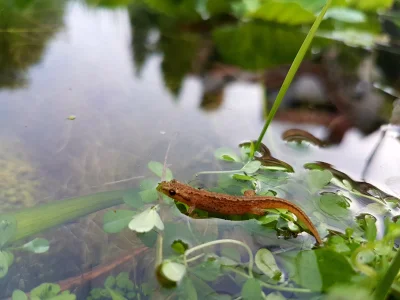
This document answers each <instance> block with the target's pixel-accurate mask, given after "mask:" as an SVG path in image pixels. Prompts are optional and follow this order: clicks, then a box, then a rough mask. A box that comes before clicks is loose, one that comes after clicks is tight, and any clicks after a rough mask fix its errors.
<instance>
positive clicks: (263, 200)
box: [157, 180, 322, 244]
mask: <svg viewBox="0 0 400 300" xmlns="http://www.w3.org/2000/svg"><path fill="white" fill-rule="evenodd" d="M157 190H158V191H159V192H161V193H163V194H165V195H167V196H168V197H170V198H172V199H174V200H176V201H179V202H182V203H185V204H187V205H188V206H189V207H190V210H189V213H190V212H192V211H193V210H194V209H195V208H198V209H201V210H204V211H207V212H214V213H220V214H224V215H243V214H247V213H251V214H255V215H264V214H265V210H266V209H272V208H283V209H287V210H288V211H290V212H291V213H293V214H295V215H296V216H297V217H298V218H299V219H300V220H301V221H302V222H303V223H304V224H305V225H307V228H308V229H309V230H310V232H311V233H312V234H313V235H314V237H315V239H316V240H317V242H318V244H322V240H321V237H320V235H319V233H318V231H317V229H316V228H315V226H314V225H313V223H312V222H311V220H310V218H309V217H308V216H307V215H306V214H305V212H303V211H302V210H301V209H300V208H299V207H298V206H297V205H295V204H293V203H291V202H290V201H287V200H284V199H281V198H277V197H272V196H257V195H255V193H254V191H246V192H245V194H244V196H232V195H227V194H221V193H215V192H209V191H206V190H198V189H196V188H193V187H191V186H188V185H186V184H184V183H181V182H179V181H177V180H171V181H163V182H161V183H160V184H159V185H158V187H157Z"/></svg>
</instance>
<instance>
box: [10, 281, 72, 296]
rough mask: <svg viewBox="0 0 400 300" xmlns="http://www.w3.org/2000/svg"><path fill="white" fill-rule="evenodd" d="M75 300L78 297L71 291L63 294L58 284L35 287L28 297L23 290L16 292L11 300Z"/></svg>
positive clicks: (43, 284) (44, 284)
mask: <svg viewBox="0 0 400 300" xmlns="http://www.w3.org/2000/svg"><path fill="white" fill-rule="evenodd" d="M28 299H31V300H46V299H49V300H50V299H53V300H75V299H76V296H75V295H74V294H71V293H70V292H69V291H63V292H61V288H60V286H59V285H58V284H54V283H42V284H41V285H39V286H38V287H35V288H34V289H32V290H31V291H30V293H29V294H28V295H27V294H25V293H24V292H23V291H21V290H15V291H14V292H13V294H12V298H11V300H28Z"/></svg>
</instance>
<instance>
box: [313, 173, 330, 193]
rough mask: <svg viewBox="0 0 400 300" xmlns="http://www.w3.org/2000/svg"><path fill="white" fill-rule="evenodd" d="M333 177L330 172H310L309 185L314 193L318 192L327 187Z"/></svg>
mask: <svg viewBox="0 0 400 300" xmlns="http://www.w3.org/2000/svg"><path fill="white" fill-rule="evenodd" d="M332 178H333V175H332V173H331V172H330V171H328V170H322V171H321V170H310V171H308V173H307V179H306V180H307V183H308V186H309V187H310V189H311V191H312V192H316V191H318V190H320V189H322V188H323V187H324V186H326V185H327V184H328V183H329V182H330V181H331V179H332Z"/></svg>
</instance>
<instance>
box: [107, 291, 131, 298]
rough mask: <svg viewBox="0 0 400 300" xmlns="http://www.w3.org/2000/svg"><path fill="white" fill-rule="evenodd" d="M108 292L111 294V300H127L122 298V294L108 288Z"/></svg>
mask: <svg viewBox="0 0 400 300" xmlns="http://www.w3.org/2000/svg"><path fill="white" fill-rule="evenodd" d="M107 291H108V292H109V293H110V296H111V299H112V300H127V299H126V298H125V297H124V296H122V295H121V294H120V293H118V292H116V291H114V290H112V289H110V288H107Z"/></svg>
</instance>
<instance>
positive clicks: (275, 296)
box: [264, 292, 286, 300]
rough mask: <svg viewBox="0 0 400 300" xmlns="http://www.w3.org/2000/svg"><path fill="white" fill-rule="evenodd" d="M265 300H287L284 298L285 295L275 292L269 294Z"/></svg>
mask: <svg viewBox="0 0 400 300" xmlns="http://www.w3.org/2000/svg"><path fill="white" fill-rule="evenodd" d="M264 300H286V298H285V297H283V295H282V294H281V293H279V292H274V293H271V294H268V295H267V296H266V297H265V298H264Z"/></svg>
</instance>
